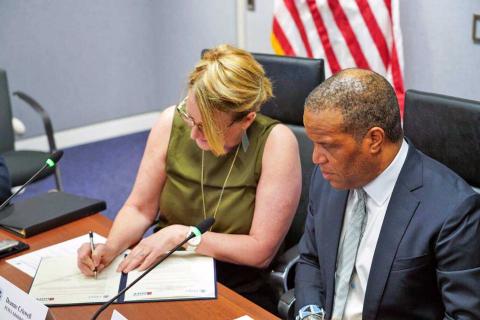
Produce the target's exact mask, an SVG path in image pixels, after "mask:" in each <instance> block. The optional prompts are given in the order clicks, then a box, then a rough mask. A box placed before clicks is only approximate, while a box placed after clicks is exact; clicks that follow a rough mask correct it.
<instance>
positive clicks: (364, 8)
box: [356, 0, 390, 69]
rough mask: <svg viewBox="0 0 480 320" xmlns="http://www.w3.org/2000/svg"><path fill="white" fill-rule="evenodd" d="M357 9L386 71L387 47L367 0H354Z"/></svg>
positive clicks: (388, 56) (387, 60) (388, 57)
mask: <svg viewBox="0 0 480 320" xmlns="http://www.w3.org/2000/svg"><path fill="white" fill-rule="evenodd" d="M356 2H357V5H358V8H359V9H360V13H361V14H362V17H363V20H364V21H365V24H366V25H367V28H368V31H369V32H370V36H371V37H372V39H373V42H374V43H375V46H376V47H377V50H378V53H379V54H380V57H381V58H382V61H383V65H384V66H385V69H388V64H389V62H390V61H389V60H390V55H389V53H388V46H387V41H386V40H385V37H384V36H383V32H382V29H380V26H379V25H378V21H377V19H375V16H374V15H373V12H372V8H371V7H370V5H369V4H368V2H367V0H356Z"/></svg>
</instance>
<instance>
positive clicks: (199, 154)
mask: <svg viewBox="0 0 480 320" xmlns="http://www.w3.org/2000/svg"><path fill="white" fill-rule="evenodd" d="M271 96H272V89H271V84H270V81H269V80H268V78H267V77H266V76H265V73H264V70H263V68H262V67H261V66H260V64H258V63H257V62H256V61H255V60H254V59H253V57H252V56H251V55H250V54H249V53H248V52H246V51H244V50H240V49H237V48H234V47H232V46H229V45H221V46H218V47H217V48H214V49H211V50H209V51H208V52H206V53H205V54H204V56H203V58H202V59H201V60H200V62H199V63H198V64H197V65H196V66H195V69H194V70H193V72H192V73H191V74H190V77H189V86H188V95H187V97H186V98H185V99H184V100H183V101H182V102H181V103H180V104H179V105H178V106H176V107H170V108H168V109H166V110H165V111H164V112H163V113H162V114H161V116H160V119H159V120H158V122H157V123H156V124H155V126H154V127H153V129H152V131H151V133H150V136H149V138H148V142H147V146H146V149H145V154H144V156H143V159H142V162H141V164H140V168H139V172H138V175H137V179H136V181H135V184H134V187H133V190H132V192H131V194H130V196H129V198H128V199H127V201H126V203H125V205H124V206H123V208H122V209H121V210H120V212H119V213H118V215H117V217H116V219H115V221H114V223H113V227H112V229H111V231H110V234H109V236H108V239H107V242H106V244H105V245H98V246H97V247H96V249H95V252H94V253H93V255H92V252H91V251H90V247H89V246H88V244H85V245H83V246H82V247H81V248H80V249H79V253H78V266H79V268H80V270H81V271H82V272H83V273H84V274H86V275H90V276H91V275H93V270H94V268H97V270H98V271H101V270H102V269H103V268H105V267H106V266H107V265H108V264H109V263H110V262H111V261H112V259H114V258H115V257H116V256H117V255H119V254H120V253H121V252H123V251H124V250H125V249H127V248H129V247H131V246H134V247H133V249H132V251H131V253H130V255H128V257H126V258H125V260H124V261H123V262H122V263H121V264H120V265H119V267H118V271H123V272H129V271H131V270H133V269H138V270H140V271H142V270H145V269H147V268H148V267H149V266H151V265H152V264H153V263H154V262H155V261H157V260H158V259H159V257H160V256H162V255H163V254H164V253H165V252H166V251H168V250H169V249H171V248H172V247H174V245H176V244H177V243H179V242H180V241H182V240H183V239H184V238H185V236H186V235H187V233H189V232H190V226H192V225H196V224H198V223H199V222H200V221H202V220H204V219H205V218H207V217H214V218H215V224H214V225H213V227H212V228H211V230H210V231H209V232H206V233H205V234H203V235H202V237H201V241H200V243H196V242H198V239H196V240H193V239H192V240H191V241H190V244H189V246H187V249H189V250H194V251H196V252H197V253H199V254H202V255H207V256H211V257H213V258H215V259H216V261H217V278H218V280H219V281H220V282H222V283H224V284H226V285H227V286H229V287H231V288H233V289H234V290H237V291H238V292H239V293H242V294H245V295H247V296H249V295H248V294H250V293H252V292H256V291H258V290H259V281H258V280H259V270H260V269H261V268H265V267H267V266H268V265H269V263H270V262H271V260H272V259H273V257H274V255H275V253H276V251H277V250H278V248H279V246H280V244H281V242H282V240H283V238H284V236H285V234H286V232H287V230H288V228H289V226H290V224H291V221H292V218H293V215H294V213H295V210H296V207H297V205H298V200H299V196H300V191H301V170H300V160H299V152H298V146H297V141H296V139H295V137H294V135H293V134H292V132H291V131H290V130H289V129H288V128H287V127H286V126H284V125H282V124H278V123H277V121H275V120H272V119H270V118H268V117H266V116H263V115H261V114H257V111H259V109H260V106H261V105H262V104H264V103H265V102H266V101H267V100H268V99H269V98H270V97H271ZM158 212H159V213H160V224H159V227H160V231H158V232H156V233H154V234H153V235H151V236H149V237H147V238H145V239H143V240H142V236H143V234H144V233H145V231H146V230H147V229H148V228H149V227H150V226H151V225H152V223H153V222H154V221H155V218H156V217H157V213H158ZM139 241H140V242H139ZM137 243H138V244H137ZM135 244H136V245H135ZM240 265H241V266H240ZM239 270H240V272H239ZM239 276H240V277H239ZM249 297H250V298H252V296H249ZM253 298H254V299H255V297H253Z"/></svg>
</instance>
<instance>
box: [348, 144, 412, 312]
mask: <svg viewBox="0 0 480 320" xmlns="http://www.w3.org/2000/svg"><path fill="white" fill-rule="evenodd" d="M407 153H408V144H407V142H406V141H405V140H403V142H402V146H401V147H400V151H399V152H398V153H397V155H396V156H395V158H394V159H393V161H392V163H390V165H389V166H388V167H387V168H386V169H385V170H384V171H383V172H382V173H381V174H380V175H379V176H378V177H376V178H375V179H374V180H373V181H371V182H370V183H368V184H367V185H365V186H364V187H363V190H365V192H366V193H367V204H366V206H367V217H368V218H367V224H366V226H365V231H364V234H363V237H362V239H361V241H360V244H359V247H358V252H357V259H356V261H355V267H354V271H353V276H352V282H351V287H350V290H349V292H348V296H347V303H346V306H345V313H344V315H343V319H344V320H357V319H358V320H360V319H362V311H363V301H364V299H365V292H366V289H367V282H368V275H369V274H370V267H371V266H372V260H373V254H374V253H375V247H376V246H377V241H378V237H379V235H380V230H381V228H382V224H383V219H384V218H385V213H386V211H387V207H388V203H389V202H390V197H391V195H392V191H393V188H394V187H395V183H396V182H397V178H398V175H399V174H400V170H401V169H402V167H403V164H404V163H405V159H406V158H407ZM357 197H358V196H357V193H356V192H354V191H352V190H351V191H350V194H349V196H348V201H347V207H346V209H345V219H344V222H343V228H342V235H341V240H340V241H341V242H340V246H341V245H342V242H343V238H344V236H345V226H347V225H348V224H349V222H350V220H351V216H352V214H353V205H354V202H355V200H356V198H357Z"/></svg>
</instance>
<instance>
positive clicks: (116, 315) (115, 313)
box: [111, 309, 128, 320]
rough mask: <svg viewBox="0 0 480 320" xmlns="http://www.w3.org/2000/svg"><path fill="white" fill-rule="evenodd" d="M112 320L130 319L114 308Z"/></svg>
mask: <svg viewBox="0 0 480 320" xmlns="http://www.w3.org/2000/svg"><path fill="white" fill-rule="evenodd" d="M111 320H128V319H127V318H125V317H124V316H123V315H122V314H121V313H120V312H118V311H117V310H115V309H114V310H113V313H112V319H111Z"/></svg>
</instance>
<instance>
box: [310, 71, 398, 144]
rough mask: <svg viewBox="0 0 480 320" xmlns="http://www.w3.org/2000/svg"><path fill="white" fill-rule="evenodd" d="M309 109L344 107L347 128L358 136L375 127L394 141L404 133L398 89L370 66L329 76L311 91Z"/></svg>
mask: <svg viewBox="0 0 480 320" xmlns="http://www.w3.org/2000/svg"><path fill="white" fill-rule="evenodd" d="M305 110H308V111H312V112H320V111H324V110H338V111H340V112H341V114H342V116H343V124H344V132H347V133H350V134H352V135H353V136H354V137H355V138H356V139H357V140H360V139H361V138H363V137H364V136H365V134H366V133H367V132H368V130H369V129H371V128H373V127H380V128H382V129H383V130H384V131H385V134H386V136H387V138H388V139H389V140H390V141H391V142H397V141H398V140H400V139H401V138H402V137H403V131H402V126H401V122H400V109H399V107H398V101H397V97H396V95H395V91H394V90H393V88H392V86H391V85H390V83H388V81H387V80H386V79H385V78H383V77H382V76H381V75H379V74H378V73H375V72H373V71H370V70H363V69H345V70H342V71H340V72H339V73H337V74H335V75H334V76H332V77H330V78H328V79H327V80H325V81H324V82H323V83H321V84H320V85H319V86H318V87H316V88H315V89H314V90H313V91H312V92H311V93H310V94H309V96H308V97H307V100H306V103H305Z"/></svg>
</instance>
